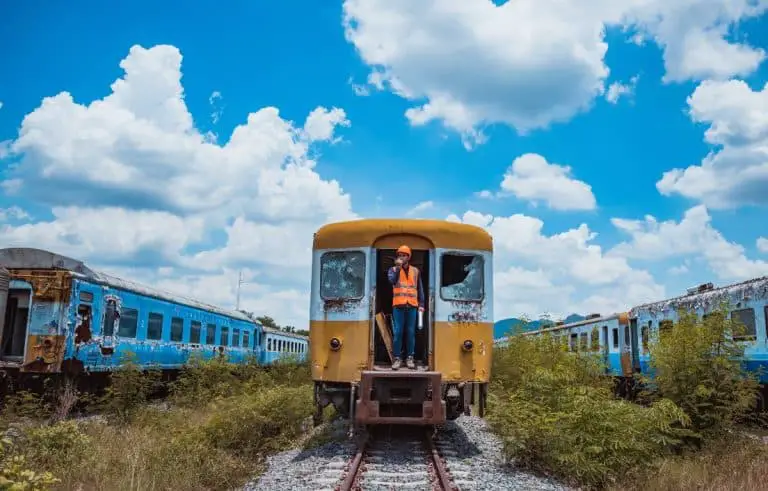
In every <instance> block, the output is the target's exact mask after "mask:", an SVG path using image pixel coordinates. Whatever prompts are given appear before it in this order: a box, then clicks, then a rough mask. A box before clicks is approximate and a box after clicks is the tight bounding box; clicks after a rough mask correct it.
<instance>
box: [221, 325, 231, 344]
mask: <svg viewBox="0 0 768 491" xmlns="http://www.w3.org/2000/svg"><path fill="white" fill-rule="evenodd" d="M219 346H229V326H221V330H220V331H219Z"/></svg>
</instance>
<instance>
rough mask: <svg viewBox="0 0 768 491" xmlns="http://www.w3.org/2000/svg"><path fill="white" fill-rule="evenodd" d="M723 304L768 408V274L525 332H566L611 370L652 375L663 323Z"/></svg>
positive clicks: (501, 342)
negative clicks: (739, 329) (655, 339)
mask: <svg viewBox="0 0 768 491" xmlns="http://www.w3.org/2000/svg"><path fill="white" fill-rule="evenodd" d="M723 305H725V306H726V308H728V309H729V315H730V317H731V319H733V320H736V321H738V322H739V323H741V324H742V325H743V326H744V330H745V332H744V333H743V334H741V335H739V336H738V337H737V338H736V341H738V342H740V343H742V344H743V346H744V358H743V364H744V367H745V368H746V369H747V370H749V371H753V372H760V383H761V385H762V387H761V405H762V407H763V408H768V404H766V403H767V402H768V277H762V278H755V279H751V280H748V281H744V282H741V283H736V284H732V285H726V286H723V287H720V288H714V286H713V285H712V284H711V283H706V284H703V285H699V286H698V287H694V288H690V289H689V290H688V291H687V292H686V294H685V295H681V296H678V297H674V298H670V299H667V300H661V301H658V302H652V303H648V304H643V305H638V306H636V307H632V308H631V309H630V310H629V312H627V313H620V314H614V315H612V316H608V317H600V316H599V315H593V316H589V317H588V318H587V319H586V320H584V321H580V322H574V323H570V324H560V325H556V326H554V327H549V328H545V329H539V330H535V331H528V332H525V333H522V335H524V336H539V335H543V334H545V333H550V334H551V335H552V336H555V337H557V336H564V340H565V339H567V340H568V341H567V342H568V344H569V349H570V351H592V352H600V353H602V354H603V357H604V359H605V363H606V371H607V374H609V375H612V376H614V377H617V378H620V379H623V380H625V381H626V380H629V379H631V378H632V377H633V376H634V374H636V373H642V374H644V375H649V376H652V373H651V371H650V366H649V362H650V350H649V341H650V339H651V337H652V336H653V335H654V334H656V333H658V332H659V330H660V329H661V330H662V331H663V330H664V329H672V328H674V324H675V322H677V321H678V319H679V312H680V311H681V310H682V311H688V312H693V313H695V314H696V315H697V316H698V317H706V316H708V315H710V314H712V313H713V312H714V311H717V310H719V309H720V308H721V306H723ZM507 341H508V338H507V337H505V338H500V339H497V340H496V341H495V342H494V344H495V345H496V346H497V347H500V348H501V347H503V346H505V345H506V343H507Z"/></svg>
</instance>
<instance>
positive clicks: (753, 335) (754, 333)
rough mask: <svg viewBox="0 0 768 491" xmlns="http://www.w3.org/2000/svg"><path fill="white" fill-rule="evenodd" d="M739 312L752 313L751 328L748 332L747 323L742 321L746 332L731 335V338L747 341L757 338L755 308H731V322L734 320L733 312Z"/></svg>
mask: <svg viewBox="0 0 768 491" xmlns="http://www.w3.org/2000/svg"><path fill="white" fill-rule="evenodd" d="M740 312H751V313H752V330H751V334H750V330H749V326H748V325H747V323H745V322H742V324H743V325H744V327H745V328H747V333H746V334H744V335H736V336H733V340H734V341H747V342H749V341H755V340H756V339H757V315H756V313H755V309H754V308H752V307H747V308H745V309H738V310H732V311H731V315H730V318H731V322H733V321H734V318H733V314H737V313H740ZM739 320H741V319H739Z"/></svg>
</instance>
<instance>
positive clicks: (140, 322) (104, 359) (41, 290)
mask: <svg viewBox="0 0 768 491" xmlns="http://www.w3.org/2000/svg"><path fill="white" fill-rule="evenodd" d="M0 266H3V267H4V268H5V270H6V272H5V273H4V275H5V276H7V277H8V278H7V279H8V283H7V286H4V282H3V280H2V278H0V289H1V290H0V310H3V311H2V312H0V368H4V369H6V370H9V369H10V370H18V371H19V372H22V373H24V372H27V373H30V372H31V373H79V372H104V371H109V370H112V369H114V368H115V367H118V366H119V365H120V364H121V363H122V361H123V355H124V354H126V353H127V352H132V353H134V354H135V357H136V358H135V360H136V362H137V363H139V364H140V365H141V366H142V367H145V368H148V367H154V368H161V369H164V370H175V369H179V368H181V367H182V366H183V365H184V364H185V363H186V362H187V360H188V359H189V357H190V356H191V355H192V354H193V353H199V355H200V356H202V358H205V359H207V358H212V357H214V356H222V355H225V356H226V357H227V358H228V359H229V360H230V361H232V362H235V363H241V362H244V361H246V360H248V359H251V358H254V359H256V360H258V359H259V358H260V357H261V346H262V337H263V328H262V326H261V325H260V324H259V323H257V322H254V321H253V320H251V319H250V318H249V317H247V316H246V315H245V314H243V313H241V312H237V311H233V310H227V309H223V308H220V307H216V306H213V305H209V304H206V303H203V302H200V301H197V300H193V299H189V298H185V297H182V296H179V295H174V294H172V293H168V292H164V291H161V290H158V289H155V288H151V287H148V286H144V285H140V284H138V283H135V282H132V281H129V280H125V279H122V278H117V277H114V276H112V275H108V274H105V273H101V272H97V271H94V270H92V269H90V268H89V267H87V266H86V265H85V264H83V263H82V262H80V261H77V260H75V259H72V258H68V257H65V256H61V255H58V254H55V253H52V252H49V251H43V250H39V249H30V248H11V249H2V250H0Z"/></svg>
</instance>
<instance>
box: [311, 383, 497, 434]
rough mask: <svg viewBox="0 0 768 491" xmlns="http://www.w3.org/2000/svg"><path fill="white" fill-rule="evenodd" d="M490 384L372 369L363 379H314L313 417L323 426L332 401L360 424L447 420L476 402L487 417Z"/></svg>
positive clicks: (353, 420) (347, 416)
mask: <svg viewBox="0 0 768 491" xmlns="http://www.w3.org/2000/svg"><path fill="white" fill-rule="evenodd" d="M435 387H437V388H438V390H437V391H435ZM487 389H488V384H487V383H478V382H443V381H442V375H441V373H440V372H431V371H408V370H404V371H394V370H389V371H376V370H367V371H363V372H362V373H361V377H360V382H359V383H354V384H349V383H340V382H315V392H314V404H315V413H314V417H313V421H314V424H315V425H319V424H320V423H321V421H322V413H323V409H324V408H325V407H327V406H329V405H332V406H333V407H334V409H335V410H336V412H337V413H338V414H340V415H341V416H342V417H343V418H345V419H349V420H350V421H351V422H352V423H353V424H355V425H373V424H405V425H436V424H442V423H445V421H448V420H454V419H456V418H458V417H459V416H460V415H461V414H466V415H469V414H471V412H472V406H473V405H476V406H477V412H478V415H479V416H480V417H483V416H484V415H485V407H486V399H487V394H488V390H487Z"/></svg>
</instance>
